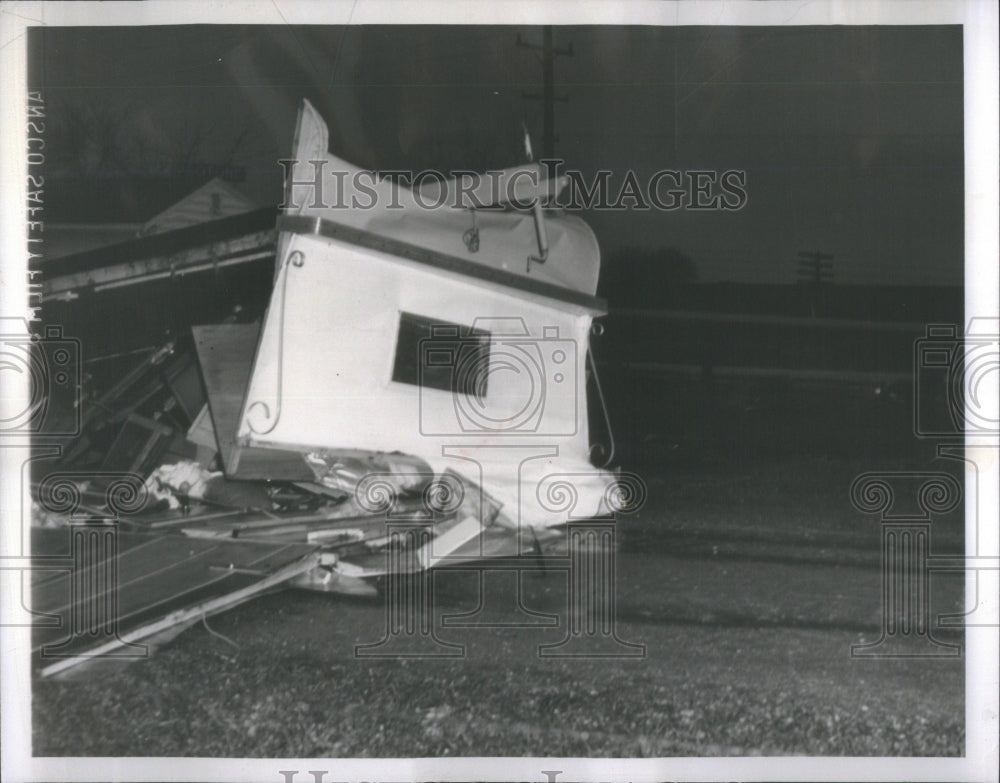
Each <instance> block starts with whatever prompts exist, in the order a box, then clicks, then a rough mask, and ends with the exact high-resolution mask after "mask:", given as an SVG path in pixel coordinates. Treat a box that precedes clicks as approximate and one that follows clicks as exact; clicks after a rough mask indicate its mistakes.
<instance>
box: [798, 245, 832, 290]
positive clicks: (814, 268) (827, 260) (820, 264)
mask: <svg viewBox="0 0 1000 783" xmlns="http://www.w3.org/2000/svg"><path fill="white" fill-rule="evenodd" d="M798 263H799V282H800V283H812V284H813V285H821V284H822V283H826V282H832V281H833V256H832V255H831V254H830V253H821V252H820V251H818V250H812V251H809V250H800V251H799V258H798Z"/></svg>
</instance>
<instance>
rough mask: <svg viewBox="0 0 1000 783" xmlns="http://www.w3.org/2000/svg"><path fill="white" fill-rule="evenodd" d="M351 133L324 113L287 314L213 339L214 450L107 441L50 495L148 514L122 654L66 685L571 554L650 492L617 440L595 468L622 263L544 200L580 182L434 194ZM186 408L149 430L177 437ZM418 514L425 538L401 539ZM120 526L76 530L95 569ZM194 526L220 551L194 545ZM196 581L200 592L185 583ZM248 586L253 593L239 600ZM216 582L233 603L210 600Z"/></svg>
mask: <svg viewBox="0 0 1000 783" xmlns="http://www.w3.org/2000/svg"><path fill="white" fill-rule="evenodd" d="M327 142H328V138H327V127H326V125H325V124H324V122H323V120H322V118H321V117H320V116H319V115H318V113H317V112H316V111H315V109H314V108H313V107H312V106H311V105H310V104H309V103H308V102H306V103H304V104H303V107H302V109H301V111H300V113H299V119H298V124H297V128H296V135H295V143H294V150H293V159H294V162H293V164H292V165H291V166H290V169H289V171H288V181H287V183H286V193H285V203H284V205H283V207H282V212H281V214H280V215H279V217H278V220H277V227H276V228H277V232H276V252H275V267H274V276H273V286H272V290H271V294H270V300H269V304H268V306H267V309H266V311H265V313H264V315H263V318H262V319H261V320H259V321H255V322H250V323H247V322H243V323H240V322H237V320H238V319H233V318H230V319H227V322H225V323H216V324H209V325H203V326H195V327H193V328H192V332H193V346H194V348H193V351H194V353H195V354H196V356H197V364H198V367H199V370H200V375H201V382H202V388H203V392H204V395H203V399H204V403H202V402H201V401H200V399H202V398H199V396H198V394H195V393H192V395H191V396H192V400H191V401H189V403H188V404H186V405H185V406H183V407H185V409H187V408H191V409H192V411H194V410H198V409H199V406H201V407H200V410H201V413H200V414H198V415H194V413H192V414H191V415H190V416H188V419H189V420H190V421H191V424H190V427H189V429H188V430H187V432H186V439H187V441H189V442H190V443H192V444H198V446H199V448H200V449H202V450H204V449H207V452H204V453H207V454H209V455H211V456H210V457H208V458H199V459H198V460H196V461H187V462H184V461H182V462H180V463H178V464H167V463H163V464H161V465H160V467H158V468H156V469H155V470H151V469H150V465H149V464H147V463H150V459H152V457H150V459H145V457H144V458H143V459H142V460H140V459H138V458H135V459H133V457H134V455H133V454H132V451H135V450H136V449H138V450H139V451H140V452H141V454H142V455H146V454H147V453H149V454H151V452H150V451H149V444H148V443H147V442H146V440H144V439H140V440H141V442H139V443H138V445H137V446H136V447H135V448H134V449H131V451H129V453H128V456H129V460H128V461H127V465H128V471H129V472H127V473H125V474H119V473H110V472H108V470H109V469H110V467H112V466H111V465H110V464H109V462H108V459H109V457H108V456H101V455H100V449H96V453H97V454H98V458H99V459H101V460H102V462H100V463H99V466H100V467H101V469H102V472H98V473H96V474H95V473H62V472H59V473H53V474H50V475H49V476H47V477H45V478H44V479H42V480H41V481H39V482H38V484H37V492H36V495H37V500H38V503H39V505H40V507H42V508H44V509H49V510H52V511H55V512H59V513H61V512H63V511H65V510H66V509H65V508H63V507H62V506H60V505H59V503H57V502H53V501H56V500H58V498H60V497H62V495H63V494H65V493H64V492H62V488H63V487H64V485H65V483H66V482H67V481H72V480H73V476H89V477H91V478H90V480H89V489H88V488H86V487H83V488H82V489H83V492H82V494H81V493H79V492H78V493H76V496H77V497H78V498H82V500H77V501H76V502H75V505H73V509H72V510H70V511H69V513H70V514H71V515H72V514H73V513H75V509H76V508H78V507H80V508H83V507H84V506H86V507H87V508H90V509H94V508H96V506H97V505H99V504H100V502H101V499H100V495H101V492H102V491H103V490H104V489H105V488H104V487H103V485H101V478H100V477H102V476H103V477H105V478H106V479H107V481H105V482H104V483H107V484H108V486H107V487H106V490H107V491H106V495H105V497H104V500H105V506H106V507H107V508H108V509H110V510H111V511H113V512H114V516H115V517H116V518H119V519H120V520H121V521H122V522H124V523H126V528H125V530H124V531H123V536H124V537H123V539H122V542H123V543H122V544H121V552H122V553H121V555H120V556H119V555H115V557H116V558H117V559H121V560H122V563H121V564H120V565H121V569H119V570H120V572H121V573H125V572H126V571H128V572H129V573H133V572H134V574H135V579H134V584H135V585H136V586H139V587H140V588H141V589H139V590H137V591H134V593H133V594H132V595H131V597H130V599H129V600H130V601H131V603H129V609H128V612H126V613H124V614H123V615H122V616H121V617H115V618H114V629H113V632H111V631H108V632H107V633H106V634H105V635H106V636H107V637H108V638H107V639H106V640H105V641H102V642H101V643H100V644H96V643H95V642H94V641H93V640H92V639H90V640H86V643H85V644H82V646H81V647H80V649H79V651H77V649H76V648H73V649H74V652H73V655H72V656H71V657H70V659H68V660H66V661H64V662H61V663H59V664H53V665H50V666H49V667H47V668H46V669H45V670H43V674H47V673H57V672H59V671H63V670H66V669H69V668H72V667H74V666H76V664H77V663H79V662H81V661H86V660H88V659H89V658H91V657H93V656H94V655H95V654H98V653H99V654H100V655H107V654H108V653H109V651H120V650H122V649H124V648H126V647H128V645H134V644H138V643H141V642H142V640H149V639H151V638H153V636H154V635H155V634H164V633H167V632H170V631H171V629H174V628H178V627H181V626H182V625H184V624H190V623H191V622H193V619H192V618H197V617H199V616H200V617H202V618H203V617H204V616H206V615H207V614H210V613H211V612H214V611H221V610H222V609H223V608H226V607H228V606H231V605H234V604H235V603H236V602H239V601H242V600H246V599H247V598H249V597H251V596H252V595H255V594H257V593H259V592H260V591H261V590H264V589H270V588H273V587H275V586H278V585H279V584H292V585H296V586H299V587H305V588H310V589H320V590H329V591H338V592H351V593H363V592H368V593H372V592H374V587H373V585H372V582H373V581H374V580H375V579H377V578H379V577H383V576H387V577H391V576H392V575H393V574H396V573H413V572H426V571H427V570H428V569H431V568H435V567H438V566H442V565H444V566H447V565H451V564H456V565H458V566H461V565H462V564H463V563H468V562H469V561H477V560H484V559H492V558H497V557H509V556H523V555H528V554H532V553H538V552H540V551H541V549H542V548H543V547H544V545H545V543H546V542H547V541H548V542H556V543H558V542H562V543H564V544H565V543H568V539H567V537H566V535H565V534H564V533H563V532H562V531H561V530H560V528H561V526H564V525H566V524H567V523H569V522H571V521H573V520H582V519H591V518H594V517H608V516H610V515H611V514H613V513H614V512H616V511H622V510H626V508H627V507H628V506H629V504H630V503H632V502H634V501H635V500H636V499H637V498H638V495H637V494H636V492H635V491H634V489H635V488H633V487H631V486H629V485H628V484H622V483H621V480H620V477H618V476H617V475H616V474H614V473H612V472H610V471H609V470H606V469H604V468H599V467H595V466H594V462H600V461H603V462H605V463H606V462H607V461H608V459H609V458H610V448H609V447H607V446H605V447H604V448H603V450H602V455H601V458H600V459H596V458H594V457H595V454H594V452H595V446H597V445H598V444H595V443H594V442H593V440H594V439H592V437H591V420H590V413H591V412H592V411H591V408H592V407H593V406H595V405H597V406H600V407H601V408H603V400H601V399H600V394H599V386H598V385H597V379H596V370H595V368H594V365H593V362H592V360H591V358H590V352H589V340H590V335H591V329H592V326H593V320H594V318H595V317H598V316H601V315H603V314H604V313H605V306H604V303H603V301H602V300H601V299H599V298H598V297H597V296H596V295H595V292H596V289H597V281H598V273H599V267H600V255H599V250H598V246H597V242H596V240H595V237H594V235H593V233H592V232H591V231H590V229H589V228H588V227H587V225H586V224H585V223H583V222H582V221H581V220H579V219H577V218H575V217H572V216H568V215H565V214H562V213H561V212H560V211H559V210H558V209H543V204H544V202H545V201H546V199H548V198H550V197H551V196H552V195H554V194H555V193H557V192H558V189H559V187H560V185H561V184H564V183H561V182H559V181H552V180H548V179H546V178H545V176H544V170H543V169H542V167H540V166H538V165H536V164H533V163H529V164H528V165H525V166H521V167H518V168H516V169H509V170H505V171H502V172H496V173H495V175H496V176H495V177H493V178H491V179H490V180H487V182H486V185H485V186H484V185H483V183H482V182H479V183H476V182H474V181H473V182H470V181H468V180H459V179H453V180H436V181H433V182H430V183H428V184H426V185H425V186H424V187H422V188H420V189H411V188H407V187H403V186H402V185H401V184H400V183H399V182H397V181H395V180H392V179H388V178H383V179H379V178H377V177H376V176H375V175H373V174H372V173H371V172H365V171H362V170H360V169H358V168H356V167H353V166H351V165H349V164H347V163H345V162H344V161H341V160H339V159H338V158H336V157H334V156H333V155H331V154H330V152H329V151H328V149H327ZM325 186H329V188H330V190H327V192H325V193H324V188H325ZM331 202H332V203H331ZM513 202H517V203H513ZM171 345H172V344H171ZM171 350H173V349H171ZM156 356H159V354H156ZM156 356H154V357H153V360H149V361H147V362H146V363H145V364H149V363H150V361H152V364H153V365H156V364H157V362H156V361H155V358H156ZM143 366H145V365H143ZM141 369H142V367H140V368H139V369H137V370H136V372H139V371H140V370H141ZM160 374H161V375H163V373H160ZM130 377H131V375H129V376H127V377H126V379H125V380H123V381H122V382H121V383H119V384H116V386H115V387H114V389H113V390H112V391H113V392H114V393H115V394H117V392H118V386H121V385H122V384H125V382H126V380H128V378H130ZM164 377H166V376H164ZM165 382H166V384H167V387H168V390H169V391H170V395H171V397H172V398H176V397H178V392H177V390H176V389H175V384H171V383H170V382H169V380H167V381H165ZM133 396H136V395H133ZM591 398H592V399H591ZM102 399H103V398H102ZM115 399H118V397H115ZM137 399H139V400H147V399H150V393H148V392H147V391H142V393H141V394H138V396H137ZM105 402H106V400H105ZM588 402H589V404H588ZM168 403H169V400H168ZM109 404H111V403H109ZM136 405H138V403H136ZM98 407H100V409H101V410H104V409H106V408H107V407H108V405H100V406H98ZM133 407H135V405H131V406H130V407H129V408H128V410H129V411H131V410H132V408H133ZM95 410H96V409H95ZM164 411H167V412H169V405H168V407H167V408H164V409H163V411H161V410H160V409H159V408H157V409H156V411H154V412H152V413H150V416H152V418H151V419H150V420H149V421H148V422H146V419H142V418H141V417H139V419H136V417H135V416H133V415H130V416H129V421H132V419H136V420H137V421H139V423H143V422H146V423H147V424H148V425H149V426H150V427H153V426H154V425H155V426H156V427H159V428H160V429H167V430H169V429H170V428H169V427H164V426H163V422H164V421H167V420H168V418H169V417H167V416H164V415H161V414H163V412H164ZM119 418H120V417H119ZM140 419H141V420H140ZM604 421H605V422H606V416H605V417H604ZM133 424H134V422H133ZM93 429H94V428H93V427H89V428H88V427H85V428H84V435H83V436H80V437H78V438H77V441H78V443H77V444H76V445H75V446H73V447H71V448H69V449H68V450H67V453H68V454H69V455H70V456H71V457H73V460H75V462H73V464H72V467H74V468H76V467H79V466H80V465H82V464H85V462H86V459H85V457H79V458H78V457H77V456H76V455H86V453H88V444H89V451H90V452H95V448H94V444H98V443H99V442H100V438H98V437H97V436H96V435H94V434H93V432H91V431H92V430H93ZM109 429H111V428H110V427H109ZM88 433H90V436H89V437H88ZM604 434H605V435H606V436H610V432H607V433H604ZM123 437H124V435H122V434H119V437H118V439H117V440H116V441H115V444H117V443H118V441H119V440H122V439H123ZM598 440H600V439H598ZM140 447H141V448H140ZM114 450H115V447H114V445H113V446H112V451H114ZM163 453H165V452H162V451H160V452H157V454H163ZM201 453H203V452H202V451H199V454H201ZM62 467H63V468H65V467H66V466H65V465H63V466H62ZM94 476H97V477H98V479H97V481H96V482H94V481H93V477H94ZM122 482H125V483H128V484H129V486H130V488H131V489H130V493H129V495H130V497H132V498H134V500H135V502H133V503H131V504H130V505H129V507H128V508H126V509H125V510H124V512H123V513H119V512H118V510H117V509H115V508H114V504H113V503H112V499H113V498H114V497H115V490H114V488H115V486H116V485H117V484H120V483H122ZM130 482H131V483H130ZM136 482H138V483H137V484H136ZM88 493H89V494H88ZM147 496H148V500H147ZM91 498H92V499H93V500H91ZM157 499H159V501H160V502H159V503H156V502H154V501H156V500H157ZM165 500H168V501H169V503H167V504H165V502H164V501H165ZM83 501H86V503H84V502H83ZM88 504H89V505H88ZM165 505H169V506H170V507H169V508H165V507H164V506H165ZM99 511H100V509H99ZM401 524H402V525H404V526H405V525H409V526H410V527H411V528H412V527H414V526H415V529H417V530H418V534H417V535H412V536H398V535H394V534H393V530H394V529H395V530H396V531H397V532H398V530H399V529H400V525H401ZM394 526H395V527H394ZM102 535H103V534H100V535H99V534H96V533H94V531H93V530H91V529H90V528H87V529H86V530H83V531H82V532H80V531H77V532H75V533H73V536H72V547H74V549H73V554H72V557H77V554H79V553H76V550H75V547H77V546H81V547H88V546H92V545H97V544H93V543H88V542H95V541H96V542H101V541H103V540H104V539H103V538H102V537H101V536H102ZM179 535H183V536H186V537H187V538H188V539H199V543H198V544H197V546H194V545H192V547H185V546H179V545H178V544H177V540H178V536H179ZM95 536H96V537H95ZM57 538H58V537H57ZM35 543H36V544H38V543H41V544H45V545H46V549H47V550H49V551H45V552H44V554H46V555H47V556H49V557H50V558H51V557H52V556H57V557H68V556H69V555H66V554H65V553H64V552H62V551H61V550H59V541H58V540H57V539H53V538H52V536H50V535H49V536H40V537H37V540H36V541H35ZM100 545H101V546H104V545H103V544H100ZM53 547H54V548H53ZM112 549H114V547H112ZM56 550H59V551H56ZM102 551H103V550H102ZM108 551H112V550H108ZM114 551H117V550H114ZM136 553H139V554H141V555H142V556H143V558H145V559H142V558H140V559H137V558H136ZM164 553H165V554H164ZM81 557H83V556H82V555H81ZM87 557H89V559H87ZM87 557H83V560H82V561H84V562H95V563H96V562H97V560H94V558H93V557H90V556H89V555H88V556H87ZM78 559H79V558H78ZM98 560H99V558H98ZM243 561H246V562H247V563H251V564H252V566H246V567H244V566H243V565H240V563H242V562H243ZM262 563H263V564H265V565H266V566H267V567H264V566H261V565H260V564H262ZM150 564H152V565H150ZM125 565H128V569H126V568H125ZM88 568H89V567H88ZM181 571H183V572H184V573H187V572H188V571H190V573H191V577H190V579H188V580H187V581H184V580H180V581H178V579H176V578H174V577H173V576H170V575H172V574H178V573H181ZM235 573H238V574H240V575H242V577H243V578H245V579H244V581H246V580H249V582H248V583H246V584H244V583H240V584H239V586H238V587H237V586H236V583H235V582H234V583H233V586H232V587H231V588H230V587H227V586H226V584H227V583H225V582H224V579H225V578H232V576H233V574H235ZM609 573H611V574H612V576H611V577H609V578H613V570H612V571H611V572H609ZM72 578H74V577H73V576H72V575H70V576H66V575H63V576H60V577H53V581H50V582H47V583H45V585H46V586H45V590H46V591H47V592H45V595H44V596H41V597H40V598H39V602H37V604H36V605H38V606H42V607H44V608H45V610H46V611H47V612H48V613H49V614H51V615H66V613H67V612H72V611H76V609H77V608H78V607H76V608H75V607H74V605H73V603H72V601H70V602H68V603H67V602H66V601H65V596H64V593H66V592H67V585H68V582H67V580H70V579H72ZM91 581H93V580H91ZM128 587H129V586H128V585H121V589H122V590H125V589H127V588H128ZM209 587H211V589H212V590H215V593H212V595H211V596H209V597H208V598H204V596H202V598H199V599H198V600H197V601H195V600H194V599H195V597H198V596H199V595H201V593H203V592H204V591H205V590H208V589H209ZM154 588H155V589H154ZM39 589H41V588H39ZM116 589H117V588H115V587H112V588H108V590H110V592H109V593H108V595H113V594H114V590H116ZM199 591H201V592H199ZM216 593H217V594H216ZM206 595H207V594H206ZM42 598H44V599H45V600H41V599H42ZM106 598H107V596H105V595H104V594H103V593H102V594H101V595H97V596H91V597H90V599H88V600H93V601H96V602H100V601H103V600H105V599H106ZM203 599H204V600H203ZM74 600H76V599H74ZM167 609H169V610H170V611H169V613H165V612H167ZM102 627H103V626H102ZM37 630H38V633H36V642H37V645H38V647H39V649H43V650H44V645H45V644H49V646H51V644H52V639H51V638H50V637H51V633H48V634H47V633H45V632H44V631H45V629H44V628H40V629H37ZM104 630H105V631H107V630H108V629H106V628H105V629H104ZM95 645H96V646H95ZM95 651H97V652H95Z"/></svg>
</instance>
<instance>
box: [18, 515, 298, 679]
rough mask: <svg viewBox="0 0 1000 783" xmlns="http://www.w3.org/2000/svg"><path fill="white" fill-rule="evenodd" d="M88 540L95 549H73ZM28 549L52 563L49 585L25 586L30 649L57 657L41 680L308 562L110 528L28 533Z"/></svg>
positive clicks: (278, 548) (237, 598)
mask: <svg viewBox="0 0 1000 783" xmlns="http://www.w3.org/2000/svg"><path fill="white" fill-rule="evenodd" d="M36 534H37V535H36ZM89 535H95V536H97V537H98V539H99V540H98V539H95V541H97V543H96V545H90V544H87V543H84V544H81V538H80V537H81V536H82V537H83V538H84V539H86V538H87V536H89ZM32 552H33V554H34V555H35V556H36V557H38V556H40V557H43V558H45V559H46V560H47V561H51V563H52V568H51V571H52V574H53V575H52V576H51V578H48V579H46V580H44V581H40V582H38V583H36V584H33V585H32V611H33V612H34V613H35V614H36V616H37V618H38V619H37V622H36V626H35V629H34V634H33V645H32V646H33V649H35V650H42V651H43V657H53V658H55V657H58V658H61V659H64V660H61V661H59V662H58V663H55V664H52V665H50V666H49V667H48V668H47V671H49V672H50V673H55V672H57V671H61V670H63V669H65V668H67V666H70V665H75V664H72V663H70V664H67V663H66V661H67V660H76V661H79V660H84V659H90V658H93V657H95V656H99V655H113V654H114V653H113V651H114V650H120V648H127V647H128V645H129V644H130V641H132V640H134V639H137V638H143V637H144V636H146V635H150V634H153V633H158V632H160V631H162V630H164V629H165V628H169V627H171V623H172V622H177V623H180V622H185V621H187V619H189V618H190V617H191V616H197V614H196V615H192V614H191V612H192V611H195V610H197V612H199V613H200V612H206V613H211V612H213V611H219V610H221V609H222V608H226V607H228V606H231V605H235V603H238V602H241V601H242V600H246V598H248V597H251V596H252V595H254V594H256V593H257V592H260V591H261V590H264V589H267V588H268V587H269V586H273V585H275V584H280V582H282V581H285V580H287V579H289V578H291V577H292V576H295V575H297V574H299V573H302V572H303V571H305V570H308V569H309V568H312V567H313V566H314V565H315V564H316V563H317V562H318V557H313V556H314V555H315V554H316V553H317V547H315V546H313V545H309V544H298V543H286V542H273V543H272V542H260V541H233V540H228V541H204V540H196V539H192V538H187V537H184V536H177V535H149V534H139V533H127V532H119V531H117V529H116V528H115V526H113V525H74V526H71V527H70V528H68V529H63V530H44V531H33V535H32ZM53 619H57V620H58V622H56V623H53V622H52V621H53ZM119 654H120V653H119Z"/></svg>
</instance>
